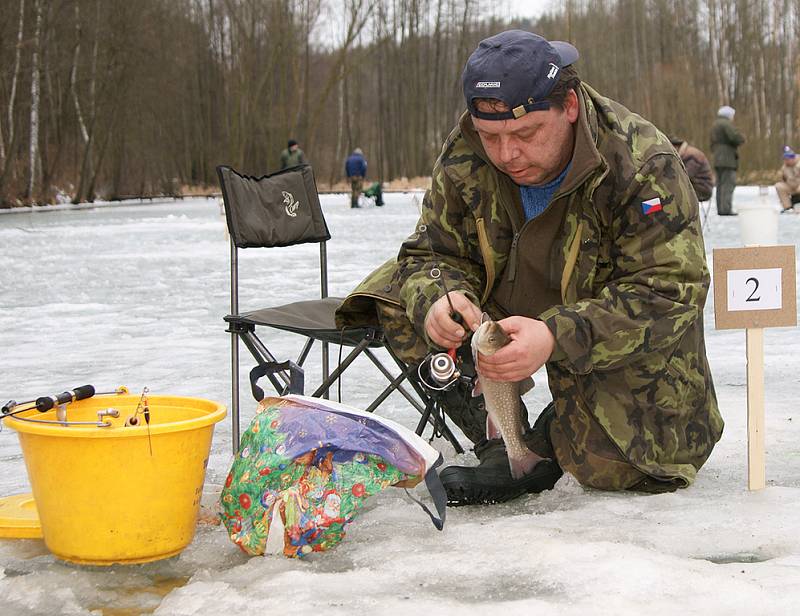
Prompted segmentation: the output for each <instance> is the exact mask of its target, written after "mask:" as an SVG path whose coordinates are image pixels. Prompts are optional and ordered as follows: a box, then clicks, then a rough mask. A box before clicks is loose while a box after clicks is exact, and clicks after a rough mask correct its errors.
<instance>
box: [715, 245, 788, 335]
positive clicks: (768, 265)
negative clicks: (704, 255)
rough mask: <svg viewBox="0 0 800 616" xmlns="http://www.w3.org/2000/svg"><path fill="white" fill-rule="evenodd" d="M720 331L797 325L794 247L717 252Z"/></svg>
mask: <svg viewBox="0 0 800 616" xmlns="http://www.w3.org/2000/svg"><path fill="white" fill-rule="evenodd" d="M714 317H715V321H716V327H717V329H753V328H763V327H791V326H794V325H797V291H796V287H795V251H794V246H754V247H750V248H717V249H715V250H714Z"/></svg>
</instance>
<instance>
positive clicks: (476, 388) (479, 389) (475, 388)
mask: <svg viewBox="0 0 800 616" xmlns="http://www.w3.org/2000/svg"><path fill="white" fill-rule="evenodd" d="M482 393H483V385H481V379H480V377H479V378H476V379H475V381H474V383H473V385H472V397H473V398H477V397H478V396H480V395H481V394H482Z"/></svg>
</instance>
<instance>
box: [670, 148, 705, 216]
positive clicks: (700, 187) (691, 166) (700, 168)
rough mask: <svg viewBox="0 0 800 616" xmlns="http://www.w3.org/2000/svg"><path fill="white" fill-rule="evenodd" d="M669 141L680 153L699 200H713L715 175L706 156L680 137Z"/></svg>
mask: <svg viewBox="0 0 800 616" xmlns="http://www.w3.org/2000/svg"><path fill="white" fill-rule="evenodd" d="M669 140H670V143H672V145H673V146H674V147H675V149H676V150H677V151H678V156H680V157H681V160H682V161H683V166H684V167H686V173H687V174H688V175H689V181H690V182H691V183H692V187H693V188H694V192H695V193H696V194H697V200H698V201H708V200H709V199H711V192H712V190H713V189H714V173H713V172H712V171H711V165H710V164H709V162H708V158H706V155H705V154H703V152H702V151H701V150H700V149H699V148H696V147H694V146H693V145H690V144H689V142H688V141H684V140H683V139H681V138H680V137H675V136H672V137H670V138H669Z"/></svg>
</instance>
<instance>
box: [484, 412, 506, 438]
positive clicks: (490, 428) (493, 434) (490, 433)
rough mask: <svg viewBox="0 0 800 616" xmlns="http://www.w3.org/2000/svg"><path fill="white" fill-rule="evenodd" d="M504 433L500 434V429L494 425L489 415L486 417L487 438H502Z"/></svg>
mask: <svg viewBox="0 0 800 616" xmlns="http://www.w3.org/2000/svg"><path fill="white" fill-rule="evenodd" d="M502 436H503V435H502V433H501V432H500V428H498V427H497V426H495V425H494V422H493V421H492V418H491V417H490V416H489V415H487V416H486V438H487V439H489V440H491V439H493V438H502Z"/></svg>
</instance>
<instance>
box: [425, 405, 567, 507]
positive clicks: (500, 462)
mask: <svg viewBox="0 0 800 616" xmlns="http://www.w3.org/2000/svg"><path fill="white" fill-rule="evenodd" d="M552 417H553V409H552V405H550V406H548V407H547V408H545V409H544V410H543V411H542V413H541V414H540V415H539V418H538V419H537V420H536V423H535V424H534V426H533V428H531V430H529V431H528V432H527V433H526V434H525V442H526V443H527V444H528V447H530V448H531V449H532V450H533V451H535V452H536V453H538V454H539V455H541V456H546V457H548V458H550V459H549V460H544V461H542V462H539V464H537V465H536V467H535V468H534V469H533V470H532V471H531V472H530V473H528V474H527V475H525V476H524V477H521V478H520V479H514V478H513V477H512V476H511V468H510V465H509V462H508V454H507V452H506V447H505V444H504V443H503V441H502V440H501V439H492V440H489V441H487V440H486V439H484V440H483V441H481V442H480V443H478V444H477V445H475V455H477V456H478V460H479V461H480V463H479V464H478V466H448V467H446V468H444V469H443V470H442V471H441V472H440V473H439V478H440V479H441V481H442V485H443V486H444V489H445V492H446V493H447V504H448V505H450V506H451V507H457V506H460V505H479V504H490V503H502V502H504V501H508V500H511V499H514V498H517V497H519V496H522V495H523V494H535V493H539V492H542V491H544V490H550V489H552V488H553V486H554V485H555V483H556V482H557V481H558V480H559V479H560V478H561V475H562V474H563V471H562V470H561V468H560V467H559V466H558V464H557V463H556V462H555V456H554V454H553V447H552V445H551V444H550V439H549V436H548V435H549V427H550V421H552Z"/></svg>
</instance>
